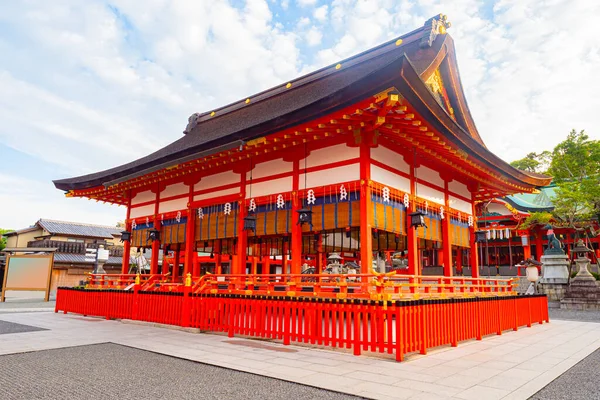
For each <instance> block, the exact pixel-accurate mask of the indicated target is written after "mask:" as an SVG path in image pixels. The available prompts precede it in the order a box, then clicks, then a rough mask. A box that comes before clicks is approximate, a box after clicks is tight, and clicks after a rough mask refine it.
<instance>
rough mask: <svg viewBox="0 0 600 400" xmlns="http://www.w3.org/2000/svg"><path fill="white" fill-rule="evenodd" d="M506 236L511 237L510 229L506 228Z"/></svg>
mask: <svg viewBox="0 0 600 400" xmlns="http://www.w3.org/2000/svg"><path fill="white" fill-rule="evenodd" d="M504 236H506V238H507V239H508V238H509V237H510V229H508V228H506V229H505V230H504Z"/></svg>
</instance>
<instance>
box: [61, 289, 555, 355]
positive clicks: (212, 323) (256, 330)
mask: <svg viewBox="0 0 600 400" xmlns="http://www.w3.org/2000/svg"><path fill="white" fill-rule="evenodd" d="M190 292H191V291H190V290H189V288H187V290H186V291H185V292H184V293H181V292H173V293H157V292H142V291H137V290H135V291H123V290H94V289H87V290H85V289H71V288H59V289H58V295H57V301H56V310H55V311H56V312H58V311H63V312H65V313H67V312H73V313H77V314H83V315H93V316H100V317H105V318H107V319H110V318H116V319H135V320H141V321H149V322H157V323H163V324H170V325H180V326H186V327H195V328H199V329H200V330H203V331H212V332H223V333H226V334H227V335H229V336H230V337H233V336H235V335H239V336H251V337H261V338H265V339H276V340H281V341H283V343H284V344H290V343H292V342H295V343H309V344H312V345H321V346H328V347H339V348H347V349H353V352H354V354H356V355H359V354H361V352H362V351H370V352H379V353H389V354H395V356H396V360H398V361H401V360H402V359H403V357H404V355H405V354H408V353H413V352H420V353H422V354H425V353H426V352H427V349H429V348H433V347H437V346H442V345H448V344H449V345H452V346H456V345H457V344H458V342H461V341H464V340H469V339H481V338H482V337H483V336H486V335H492V334H498V335H500V334H502V332H503V331H506V330H510V329H512V330H517V329H518V328H519V327H522V326H531V324H532V323H540V324H542V323H543V322H544V321H546V322H548V321H549V319H548V303H547V299H546V296H543V295H533V296H503V297H476V298H452V299H437V300H412V301H394V302H381V301H370V300H356V299H348V300H345V301H344V300H338V299H302V298H300V299H290V298H289V297H285V296H280V297H278V296H273V297H262V296H261V298H258V297H256V296H254V297H253V296H243V295H223V294H216V295H199V294H192V293H190Z"/></svg>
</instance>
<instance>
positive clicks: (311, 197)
mask: <svg viewBox="0 0 600 400" xmlns="http://www.w3.org/2000/svg"><path fill="white" fill-rule="evenodd" d="M316 200H317V198H316V197H315V191H314V190H312V189H310V190H309V191H308V192H307V193H306V204H315V201H316Z"/></svg>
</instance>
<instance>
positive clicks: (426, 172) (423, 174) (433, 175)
mask: <svg viewBox="0 0 600 400" xmlns="http://www.w3.org/2000/svg"><path fill="white" fill-rule="evenodd" d="M415 173H416V175H417V178H418V179H419V180H422V181H424V182H428V183H431V184H432V185H435V186H437V187H439V188H441V189H442V190H443V189H444V180H443V179H442V177H441V176H440V174H439V173H438V172H437V171H434V170H432V169H431V168H427V167H425V166H420V167H419V168H417V169H416V171H415Z"/></svg>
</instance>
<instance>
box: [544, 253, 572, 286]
mask: <svg viewBox="0 0 600 400" xmlns="http://www.w3.org/2000/svg"><path fill="white" fill-rule="evenodd" d="M540 261H541V262H542V264H543V265H542V274H543V275H542V279H540V281H539V283H544V284H559V285H565V284H566V283H567V282H568V281H569V257H567V256H566V255H564V254H551V255H544V256H542V259H541V260H540Z"/></svg>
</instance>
